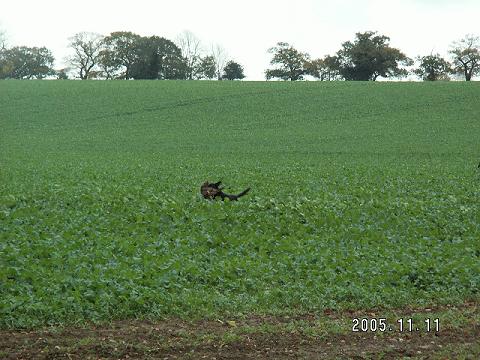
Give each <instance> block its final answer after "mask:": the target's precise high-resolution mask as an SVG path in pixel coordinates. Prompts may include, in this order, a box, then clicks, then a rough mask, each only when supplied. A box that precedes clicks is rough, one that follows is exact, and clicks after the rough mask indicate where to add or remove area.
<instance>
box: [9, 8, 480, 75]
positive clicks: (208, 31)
mask: <svg viewBox="0 0 480 360" xmlns="http://www.w3.org/2000/svg"><path fill="white" fill-rule="evenodd" d="M0 29H3V30H5V31H6V33H7V36H8V44H9V45H11V46H14V45H26V46H46V47H47V48H49V49H50V50H52V51H53V53H54V55H55V57H56V59H57V64H56V65H57V67H59V68H60V67H63V59H64V57H65V56H66V55H67V54H68V48H67V45H68V38H69V37H70V36H72V35H73V34H75V33H77V32H80V31H92V32H98V33H101V34H103V35H108V34H109V33H110V32H113V31H123V30H125V31H132V32H135V33H137V34H140V35H159V36H163V37H166V38H168V39H170V40H173V41H174V40H175V39H176V37H177V35H178V34H179V33H181V32H182V31H183V30H189V31H191V32H193V33H194V34H195V35H196V36H197V37H198V38H200V40H201V41H202V43H203V44H204V45H205V48H207V49H209V48H210V46H211V44H220V45H222V46H223V47H224V48H225V49H226V51H227V53H228V55H229V57H230V58H232V59H233V60H235V61H237V62H239V63H241V64H242V65H243V66H244V69H245V74H246V75H247V79H248V80H263V79H264V71H265V69H266V68H267V67H268V66H269V61H270V58H271V55H270V54H268V53H267V50H268V48H270V47H272V46H274V45H275V44H276V43H277V42H279V41H283V42H289V43H290V44H292V45H293V46H295V47H296V48H297V49H298V50H300V51H304V52H308V53H310V55H311V56H312V57H314V58H316V57H321V56H324V55H326V54H333V53H335V52H336V51H337V50H338V49H339V48H340V46H341V43H342V42H344V41H347V40H352V39H353V38H354V34H355V33H356V32H359V31H366V30H372V31H379V32H380V33H381V34H383V35H387V36H389V37H390V39H391V42H390V44H391V45H392V46H394V47H398V48H399V49H400V50H402V51H403V52H404V53H405V54H406V55H407V56H410V57H415V56H417V55H427V54H429V53H430V52H432V51H433V52H439V53H440V54H442V55H444V56H446V55H447V50H448V48H449V45H450V43H451V42H452V41H454V40H458V39H460V38H462V37H463V36H464V35H466V34H476V35H480V0H335V1H333V0H316V1H315V0H294V1H287V0H263V1H262V0H243V1H228V0H223V1H222V0H203V1H199V0H176V1H175V0H169V1H160V0H157V1H155V0H135V1H123V0H117V1H114V0H104V1H102V0H80V1H70V0H44V1H39V0H6V1H2V5H1V6H0Z"/></svg>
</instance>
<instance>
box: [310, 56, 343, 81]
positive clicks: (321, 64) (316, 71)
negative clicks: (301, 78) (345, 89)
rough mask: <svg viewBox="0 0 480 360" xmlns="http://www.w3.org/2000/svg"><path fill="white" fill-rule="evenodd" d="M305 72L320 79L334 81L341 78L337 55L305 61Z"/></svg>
mask: <svg viewBox="0 0 480 360" xmlns="http://www.w3.org/2000/svg"><path fill="white" fill-rule="evenodd" d="M305 73H306V74H307V75H310V76H313V77H314V78H317V79H319V80H320V81H333V80H339V79H340V72H339V66H338V60H337V58H336V57H335V56H329V55H327V56H325V57H324V58H323V59H315V60H312V61H307V62H306V63H305Z"/></svg>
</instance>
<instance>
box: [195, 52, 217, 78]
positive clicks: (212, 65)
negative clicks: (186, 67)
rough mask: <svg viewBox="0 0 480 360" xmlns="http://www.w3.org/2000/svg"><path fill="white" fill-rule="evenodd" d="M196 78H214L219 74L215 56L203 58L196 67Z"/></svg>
mask: <svg viewBox="0 0 480 360" xmlns="http://www.w3.org/2000/svg"><path fill="white" fill-rule="evenodd" d="M195 74H196V79H210V80H211V79H213V78H214V77H215V76H216V74H217V67H216V62H215V59H214V57H213V56H211V55H207V56H205V57H203V58H201V60H200V62H199V63H198V65H197V67H196V69H195Z"/></svg>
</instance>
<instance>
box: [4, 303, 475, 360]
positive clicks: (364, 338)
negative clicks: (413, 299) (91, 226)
mask: <svg viewBox="0 0 480 360" xmlns="http://www.w3.org/2000/svg"><path fill="white" fill-rule="evenodd" d="M412 311H413V312H412ZM378 312H379V311H369V312H367V311H363V312H357V311H356V312H334V311H326V312H325V313H324V314H321V315H313V314H306V315H302V316H284V317H273V316H251V317H249V318H246V319H236V320H208V321H207V320H203V321H195V322H187V321H182V320H176V319H171V320H165V321H158V322H153V321H119V322H115V323H112V324H109V325H103V326H93V325H92V326H90V327H87V328H77V327H68V328H51V329H42V330H35V331H1V332H0V358H2V359H267V358H270V359H341V358H346V359H347V358H348V359H371V358H385V359H391V358H422V359H431V358H434V359H435V358H438V359H448V358H467V359H468V358H471V359H477V358H480V343H479V339H480V326H479V323H478V319H479V316H480V315H479V310H478V306H477V305H476V304H475V303H465V304H463V305H462V306H460V307H458V306H457V307H453V308H452V307H442V308H435V309H399V310H395V311H394V312H395V313H398V314H402V315H405V316H413V315H412V314H415V316H418V315H419V314H421V315H422V314H425V316H428V314H430V313H435V316H440V318H441V320H443V321H444V323H443V324H442V327H441V329H440V331H439V332H435V331H431V332H426V331H413V332H408V331H404V332H399V331H391V332H388V331H387V332H382V333H379V332H371V331H369V332H352V331H351V318H352V317H356V316H365V314H366V315H367V316H368V314H374V315H376V314H377V313H378Z"/></svg>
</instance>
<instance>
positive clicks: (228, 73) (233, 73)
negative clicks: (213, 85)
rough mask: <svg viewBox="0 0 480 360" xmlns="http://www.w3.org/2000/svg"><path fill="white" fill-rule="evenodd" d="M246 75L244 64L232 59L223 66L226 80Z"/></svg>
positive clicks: (223, 76)
mask: <svg viewBox="0 0 480 360" xmlns="http://www.w3.org/2000/svg"><path fill="white" fill-rule="evenodd" d="M244 77H245V75H244V74H243V66H242V65H240V64H239V63H236V62H235V61H232V60H230V61H229V62H228V63H227V65H225V67H224V68H223V75H222V79H225V80H235V79H240V80H241V79H243V78H244Z"/></svg>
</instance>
